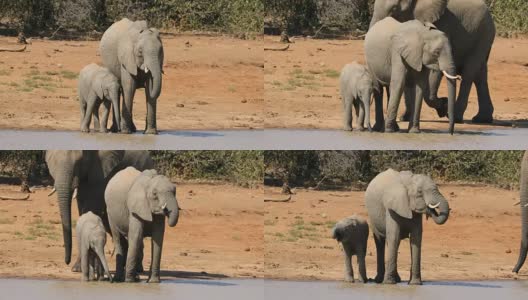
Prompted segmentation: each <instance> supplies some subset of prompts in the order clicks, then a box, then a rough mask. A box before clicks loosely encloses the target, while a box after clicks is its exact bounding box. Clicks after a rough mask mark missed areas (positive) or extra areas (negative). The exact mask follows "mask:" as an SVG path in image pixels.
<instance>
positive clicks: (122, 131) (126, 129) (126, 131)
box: [121, 127, 132, 134]
mask: <svg viewBox="0 0 528 300" xmlns="http://www.w3.org/2000/svg"><path fill="white" fill-rule="evenodd" d="M121 133H123V134H131V133H132V130H130V129H128V128H126V127H121Z"/></svg>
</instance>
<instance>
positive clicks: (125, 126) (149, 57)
mask: <svg viewBox="0 0 528 300" xmlns="http://www.w3.org/2000/svg"><path fill="white" fill-rule="evenodd" d="M99 53H100V54H101V58H102V59H103V64H104V66H105V67H107V68H108V69H109V70H110V71H111V72H112V73H113V74H114V75H115V76H116V77H117V78H119V80H120V83H121V86H122V88H123V107H122V109H121V132H123V133H131V132H135V131H136V126H135V125H134V121H133V118H132V106H133V101H134V94H135V92H136V89H139V88H145V96H146V99H147V120H146V127H145V133H146V134H157V127H156V104H157V100H158V97H159V95H160V93H161V83H162V78H161V75H162V73H163V55H164V54H163V45H162V42H161V38H160V34H159V32H158V30H157V29H155V28H148V27H147V22H146V21H136V22H132V21H130V20H129V19H126V18H124V19H122V20H121V21H119V22H116V23H114V24H113V25H112V26H110V28H108V29H107V30H106V31H105V33H104V34H103V37H102V38H101V43H100V45H99Z"/></svg>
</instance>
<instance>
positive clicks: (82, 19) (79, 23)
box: [0, 0, 264, 35]
mask: <svg viewBox="0 0 528 300" xmlns="http://www.w3.org/2000/svg"><path fill="white" fill-rule="evenodd" d="M263 11H264V4H263V2H262V0H215V1H210V0H75V1H71V0H39V1H35V0H14V1H13V0H0V20H2V21H3V22H7V23H8V25H9V26H10V28H13V30H16V31H25V32H26V33H36V34H49V33H50V32H55V31H58V30H64V31H68V30H70V31H75V32H89V31H92V30H97V31H104V29H106V28H107V27H108V26H109V25H110V24H112V23H113V22H114V20H119V19H121V18H123V17H128V18H130V19H146V20H148V21H149V23H150V25H151V26H156V27H159V28H171V29H177V30H201V31H203V30H208V31H217V32H227V33H233V34H244V35H248V34H255V33H261V32H262V31H263Z"/></svg>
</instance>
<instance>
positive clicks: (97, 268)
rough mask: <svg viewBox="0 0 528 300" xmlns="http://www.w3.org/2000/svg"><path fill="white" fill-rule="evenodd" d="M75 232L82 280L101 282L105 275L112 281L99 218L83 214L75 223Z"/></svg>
mask: <svg viewBox="0 0 528 300" xmlns="http://www.w3.org/2000/svg"><path fill="white" fill-rule="evenodd" d="M76 232H77V242H78V243H77V244H78V245H79V257H80V258H81V272H82V280H83V281H91V280H94V279H97V280H103V279H104V273H106V276H108V279H109V280H110V281H112V275H110V271H109V270H108V264H107V263H106V259H105V255H104V246H105V244H106V231H105V228H104V225H103V221H102V220H101V218H99V217H98V216H97V215H95V214H94V213H92V212H91V211H89V212H87V213H85V214H83V215H82V216H81V217H80V218H79V221H78V222H77V227H76ZM103 271H104V273H103Z"/></svg>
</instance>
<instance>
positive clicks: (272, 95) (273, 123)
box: [264, 36, 528, 130]
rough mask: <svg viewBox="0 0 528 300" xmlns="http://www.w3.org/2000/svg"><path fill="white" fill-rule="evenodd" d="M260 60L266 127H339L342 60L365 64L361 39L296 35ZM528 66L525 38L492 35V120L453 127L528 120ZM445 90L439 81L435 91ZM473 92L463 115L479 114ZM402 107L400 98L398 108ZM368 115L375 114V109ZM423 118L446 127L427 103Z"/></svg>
mask: <svg viewBox="0 0 528 300" xmlns="http://www.w3.org/2000/svg"><path fill="white" fill-rule="evenodd" d="M277 40H278V38H277V37H273V36H266V37H265V44H266V47H276V48H279V47H283V44H279V43H277V42H276V41H277ZM264 61H265V62H264V64H265V70H264V90H265V97H264V98H265V105H266V106H265V107H266V127H274V128H281V127H286V128H332V129H340V128H342V125H341V122H342V116H341V114H342V110H341V98H340V95H339V78H338V77H339V73H340V71H341V68H342V67H343V66H344V65H345V64H347V63H349V62H352V61H357V62H359V63H363V64H364V63H365V59H364V49H363V41H361V40H351V41H344V40H312V39H295V41H294V43H293V44H290V48H289V49H288V50H287V51H265V55H264ZM527 66H528V40H527V39H503V38H496V40H495V43H494V45H493V49H492V52H491V57H490V59H489V64H488V67H489V86H490V93H491V97H492V101H493V105H494V107H495V113H494V118H495V119H496V120H497V121H496V122H495V123H496V124H494V126H490V125H473V124H457V126H456V128H459V129H466V130H467V129H471V130H482V129H489V128H494V127H495V128H503V127H504V126H506V127H511V126H512V125H511V124H512V122H514V123H517V124H516V126H525V125H527V124H526V122H520V121H521V120H523V121H526V120H527V119H528V97H527V95H528V86H527V85H526V82H527V81H528V67H527ZM446 95H447V87H446V86H445V80H443V82H442V86H441V87H440V91H439V96H446ZM476 95H477V92H476V90H475V89H474V88H473V90H472V92H471V95H470V99H469V105H468V109H467V111H466V113H465V115H464V119H465V120H469V121H470V120H471V118H472V117H473V116H474V115H475V114H476V113H477V109H478V103H477V98H476ZM384 101H385V102H386V100H384ZM384 106H386V105H384ZM403 106H404V105H403V102H402V104H401V105H400V111H401V110H402V109H403ZM385 108H386V107H385ZM371 115H372V116H373V117H374V109H373V108H372V109H371ZM421 119H422V122H421V128H422V129H447V125H448V124H447V119H442V120H440V119H439V118H438V116H437V114H436V111H435V110H433V109H432V108H429V107H427V106H426V105H425V104H424V106H423V107H422V117H421ZM354 122H355V120H354ZM466 122H468V121H466ZM372 125H374V119H372ZM354 126H355V123H354ZM400 128H402V129H407V123H405V122H403V123H400Z"/></svg>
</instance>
